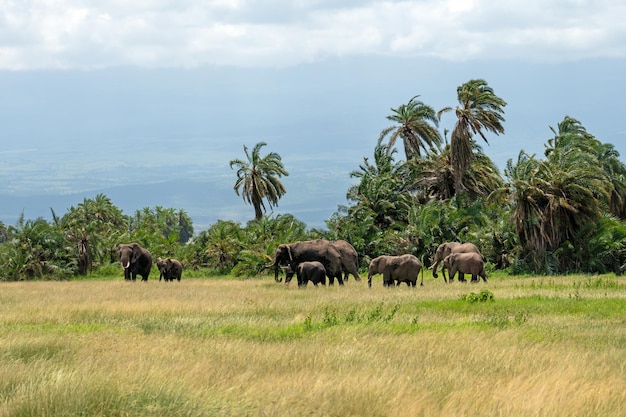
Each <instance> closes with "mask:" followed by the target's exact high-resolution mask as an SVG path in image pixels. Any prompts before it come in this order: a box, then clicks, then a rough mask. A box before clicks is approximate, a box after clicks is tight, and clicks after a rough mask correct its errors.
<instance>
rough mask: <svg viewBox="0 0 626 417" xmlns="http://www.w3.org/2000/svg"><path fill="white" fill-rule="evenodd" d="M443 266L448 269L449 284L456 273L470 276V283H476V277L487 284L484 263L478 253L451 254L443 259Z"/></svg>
mask: <svg viewBox="0 0 626 417" xmlns="http://www.w3.org/2000/svg"><path fill="white" fill-rule="evenodd" d="M443 266H444V267H446V268H448V274H449V276H450V282H452V281H453V280H454V274H456V273H457V272H459V274H461V273H466V274H471V275H472V282H478V281H479V280H478V277H481V278H482V279H483V281H485V282H487V274H485V263H484V261H483V257H482V256H481V255H480V254H478V253H453V254H451V255H448V256H446V257H445V258H444V260H443Z"/></svg>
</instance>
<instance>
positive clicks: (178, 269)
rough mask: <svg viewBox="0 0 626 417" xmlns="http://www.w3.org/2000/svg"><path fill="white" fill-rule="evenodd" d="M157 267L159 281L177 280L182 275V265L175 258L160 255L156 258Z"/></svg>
mask: <svg viewBox="0 0 626 417" xmlns="http://www.w3.org/2000/svg"><path fill="white" fill-rule="evenodd" d="M156 264H157V268H159V271H160V272H161V274H160V275H159V281H161V279H164V280H165V282H168V281H174V280H178V281H180V279H181V277H182V276H183V265H182V264H181V263H180V262H179V261H178V260H176V259H173V258H166V259H163V258H161V257H159V258H157V262H156Z"/></svg>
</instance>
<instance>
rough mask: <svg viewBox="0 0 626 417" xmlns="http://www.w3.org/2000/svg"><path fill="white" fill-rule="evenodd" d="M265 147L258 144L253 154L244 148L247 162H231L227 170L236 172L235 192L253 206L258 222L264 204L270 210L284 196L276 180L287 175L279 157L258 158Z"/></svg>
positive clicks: (280, 184)
mask: <svg viewBox="0 0 626 417" xmlns="http://www.w3.org/2000/svg"><path fill="white" fill-rule="evenodd" d="M266 145H267V144H266V143H265V142H259V143H257V144H256V145H255V146H254V148H253V149H252V153H250V152H249V151H248V147H247V146H245V145H244V147H243V150H244V152H245V154H246V160H243V159H233V160H231V161H230V168H231V169H233V168H234V167H236V168H237V181H236V182H235V186H234V189H235V192H236V193H237V195H241V196H242V197H243V200H244V201H245V202H246V203H248V204H252V206H253V207H254V214H255V216H254V218H255V219H256V220H260V219H261V218H262V217H263V213H264V212H265V211H267V210H266V208H265V203H264V202H263V200H267V203H268V205H269V207H270V208H272V207H273V206H277V205H278V200H280V198H281V197H282V196H283V195H285V193H286V190H285V187H284V186H283V184H282V183H281V182H280V179H279V178H280V177H282V176H288V175H289V173H288V172H287V171H286V170H285V168H284V167H283V163H282V161H281V158H280V155H278V154H277V153H275V152H270V153H268V154H267V155H265V156H263V157H262V156H261V148H262V147H263V146H266ZM240 189H241V190H240Z"/></svg>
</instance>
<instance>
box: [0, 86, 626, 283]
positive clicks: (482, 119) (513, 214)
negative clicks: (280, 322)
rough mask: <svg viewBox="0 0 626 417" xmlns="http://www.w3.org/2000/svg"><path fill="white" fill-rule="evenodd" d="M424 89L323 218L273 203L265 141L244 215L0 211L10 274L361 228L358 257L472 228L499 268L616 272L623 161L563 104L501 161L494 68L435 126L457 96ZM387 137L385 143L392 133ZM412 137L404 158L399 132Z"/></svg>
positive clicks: (96, 269)
mask: <svg viewBox="0 0 626 417" xmlns="http://www.w3.org/2000/svg"><path fill="white" fill-rule="evenodd" d="M417 97H418V96H414V97H413V98H411V99H410V100H409V102H408V103H407V104H401V105H400V106H398V107H397V108H391V111H392V114H391V115H390V116H388V117H387V119H388V120H390V121H392V122H394V123H395V124H394V125H392V126H390V127H388V128H386V129H384V130H383V131H382V132H381V133H380V135H379V140H378V143H377V144H376V147H375V148H374V150H373V151H374V154H373V158H371V159H370V158H369V157H364V159H363V164H361V165H360V166H359V167H358V169H356V170H354V171H353V172H351V173H350V176H351V177H352V178H354V179H355V180H356V183H355V184H354V185H353V186H351V187H350V188H349V189H348V190H347V193H346V196H347V199H348V203H347V204H346V205H341V206H339V207H338V210H337V211H336V212H335V213H334V214H332V215H331V216H330V218H329V219H328V220H327V221H326V225H327V228H326V229H325V230H315V229H307V227H306V225H305V224H303V223H302V222H301V221H299V220H298V219H296V218H295V217H294V216H292V215H290V214H285V215H278V216H273V215H269V216H268V215H266V214H264V212H265V211H266V207H265V201H266V202H267V203H268V205H269V207H270V208H272V207H275V206H276V205H277V204H278V202H279V200H280V198H281V197H282V196H283V195H284V194H285V193H286V192H287V190H286V189H285V188H284V186H283V185H282V183H281V182H280V180H279V179H280V177H281V176H285V175H288V173H287V171H286V170H285V167H284V166H283V164H282V160H281V157H280V155H278V154H277V153H275V152H270V153H268V154H267V155H265V156H262V155H261V150H262V148H263V146H265V145H266V144H265V143H264V142H259V143H257V144H256V146H255V147H254V148H253V149H252V151H251V152H250V151H249V150H248V148H247V147H246V146H244V152H245V155H246V159H234V160H231V161H230V167H231V168H233V169H234V168H236V169H237V172H236V182H235V186H234V190H235V192H236V193H237V194H240V195H241V196H242V197H243V199H244V201H245V202H247V203H250V204H252V205H253V207H254V210H255V218H254V220H251V221H250V222H248V223H247V224H245V225H242V224H239V223H236V222H232V221H224V220H219V221H217V222H216V223H215V224H213V225H211V226H210V227H209V229H208V230H204V231H201V232H200V233H194V229H193V224H192V222H191V219H190V218H189V216H188V215H187V213H186V212H185V211H184V209H173V208H163V207H155V208H149V207H145V208H143V209H141V210H137V211H136V212H135V213H134V215H125V214H123V213H122V212H121V211H120V210H119V209H118V208H117V207H115V206H114V205H113V204H112V203H111V201H110V200H109V199H108V198H107V197H106V196H104V195H98V196H96V197H95V198H94V199H85V200H84V201H83V202H82V203H80V204H78V205H77V206H76V207H71V208H70V209H69V210H68V212H67V213H66V214H64V215H63V216H61V217H59V216H57V214H56V213H52V214H53V221H52V222H48V221H46V220H44V219H42V218H39V219H35V220H28V219H24V218H23V217H22V218H20V219H19V221H18V222H17V223H16V224H15V225H9V226H7V225H4V224H2V223H0V271H2V272H1V273H0V280H3V281H19V280H32V279H54V280H68V279H72V278H77V277H80V278H84V277H90V276H91V277H95V278H99V277H102V276H108V275H110V274H111V273H113V272H114V271H115V270H114V269H113V268H112V267H111V265H112V264H114V263H116V259H115V249H116V246H117V244H119V243H122V242H137V243H139V244H141V245H142V246H144V247H145V248H147V249H148V250H150V251H151V252H152V253H153V255H154V256H155V258H156V257H157V256H161V257H173V258H177V259H179V260H181V261H182V263H183V265H184V267H185V271H186V272H185V276H190V277H193V276H196V277H206V276H215V275H225V274H226V275H231V276H236V277H254V276H258V275H262V274H263V273H264V271H265V266H266V265H267V264H268V263H270V260H271V256H272V255H273V253H274V250H275V249H276V247H277V246H278V245H279V244H280V243H290V242H294V241H297V240H306V239H313V238H327V239H331V240H337V239H343V240H346V241H348V242H350V243H351V244H352V245H353V246H354V247H355V249H356V250H357V252H358V254H359V259H360V262H361V265H360V266H361V268H365V267H366V266H367V264H368V263H369V260H370V259H372V258H374V257H376V256H379V255H381V254H404V253H412V254H415V255H416V256H417V257H418V258H420V259H421V260H422V262H423V264H424V265H427V266H428V265H429V264H430V262H429V259H430V258H431V256H432V254H433V251H434V250H435V248H436V247H437V246H438V245H439V244H440V243H442V242H444V241H470V242H473V243H475V244H476V245H477V246H478V247H479V248H480V250H481V253H482V254H483V256H484V258H485V260H486V262H487V271H488V273H489V274H492V273H494V272H495V271H499V270H505V271H506V272H507V273H509V274H546V275H553V274H566V273H580V272H582V273H600V274H605V273H615V274H618V275H620V274H621V273H622V272H623V270H624V269H625V268H626V165H625V164H624V163H623V162H622V161H620V159H619V154H618V153H617V152H616V151H615V148H614V146H613V145H611V144H606V143H603V142H601V141H600V140H599V139H598V138H596V137H594V136H593V135H592V134H591V133H590V132H587V130H586V129H585V127H584V126H583V125H582V124H581V123H580V122H579V121H578V120H576V119H574V118H572V117H569V116H566V117H565V118H564V119H563V120H562V121H561V122H560V123H558V124H557V128H550V129H551V131H552V133H553V134H554V136H553V137H552V138H550V139H548V141H547V143H546V150H545V152H544V155H543V156H537V155H528V154H526V153H525V152H524V151H523V150H521V151H520V153H519V156H518V158H517V160H516V161H513V160H512V159H511V160H509V161H508V163H507V165H506V167H505V169H504V173H503V174H501V173H500V172H499V171H498V169H497V167H496V166H495V165H494V164H493V162H492V161H491V160H490V159H489V157H487V155H486V154H485V153H484V152H483V150H482V148H481V147H480V146H479V145H478V143H477V141H476V137H480V138H481V139H482V140H484V141H485V142H487V135H488V134H495V135H502V134H504V108H505V107H506V105H507V103H506V101H505V100H504V99H502V98H500V97H499V96H497V95H496V94H495V92H494V91H493V89H492V88H491V87H489V85H488V84H487V82H486V81H484V80H481V79H476V80H470V81H468V82H467V83H465V84H463V85H461V86H459V87H458V88H457V98H458V102H459V104H458V105H457V107H456V108H455V109H454V114H455V116H456V119H455V123H454V129H453V130H452V132H451V135H450V142H449V143H448V137H447V133H448V132H447V130H445V129H444V131H443V134H441V133H440V132H439V131H438V129H439V126H440V123H441V118H442V116H444V115H445V114H446V113H448V112H449V111H451V110H452V108H451V107H446V108H444V109H441V110H439V111H437V112H436V111H435V110H434V109H433V108H432V107H430V106H428V105H427V104H425V103H423V102H422V101H419V100H417ZM385 140H387V141H388V142H387V143H385V142H384V141H385ZM400 141H402V145H403V146H404V156H405V159H404V160H402V159H397V149H396V148H395V147H394V145H396V144H398V143H399V142H400Z"/></svg>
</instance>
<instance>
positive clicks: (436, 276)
mask: <svg viewBox="0 0 626 417" xmlns="http://www.w3.org/2000/svg"><path fill="white" fill-rule="evenodd" d="M438 267H439V261H437V262H435V263H434V264H433V265H432V266H431V267H430V268H428V269H432V270H433V278H439V275H438V274H437V268H438Z"/></svg>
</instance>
